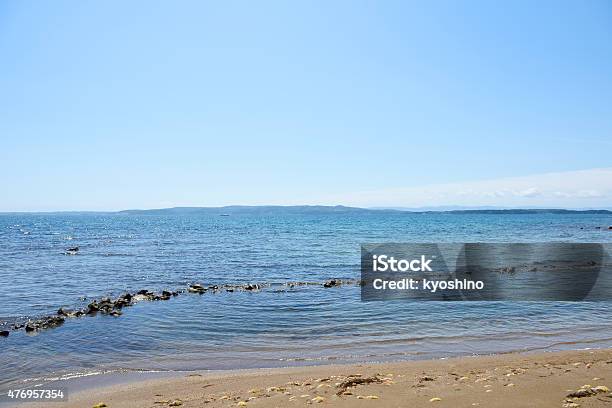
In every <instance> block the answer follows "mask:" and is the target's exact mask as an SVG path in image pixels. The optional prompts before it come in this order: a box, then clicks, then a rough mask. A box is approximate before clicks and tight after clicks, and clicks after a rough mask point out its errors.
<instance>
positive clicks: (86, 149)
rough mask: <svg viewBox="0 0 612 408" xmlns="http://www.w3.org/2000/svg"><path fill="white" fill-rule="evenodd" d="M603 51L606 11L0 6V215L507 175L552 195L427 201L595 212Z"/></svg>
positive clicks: (455, 182) (607, 192) (322, 197)
mask: <svg viewBox="0 0 612 408" xmlns="http://www.w3.org/2000/svg"><path fill="white" fill-rule="evenodd" d="M611 39H612V3H610V2H609V1H592V0H588V1H581V2H577V1H538V2H531V1H512V2H506V4H500V3H499V2H490V1H464V2H459V1H448V2H446V1H433V2H425V1H423V2H408V1H398V2H393V1H382V2H371V1H368V2H359V1H346V2H344V1H333V2H327V1H300V2H293V1H283V2H281V1H279V2H268V1H261V2H247V1H241V2H232V1H228V2H201V1H194V2H190V1H179V2H152V1H142V2H138V1H130V2H123V1H106V2H100V1H98V2H93V1H91V2H89V1H54V2H25V1H3V2H0V55H1V63H0V140H1V149H0V188H1V191H2V197H3V198H2V200H0V211H17V210H26V211H33V210H111V209H125V208H155V207H168V206H178V205H201V206H209V205H225V204H301V203H308V204H315V203H321V204H353V205H392V206H404V205H409V206H419V205H429V204H432V203H434V201H435V200H434V201H432V200H431V199H429V198H426V197H424V198H422V199H421V200H420V201H418V200H417V201H414V200H412V201H411V200H409V199H407V197H403V198H402V196H401V195H399V196H397V198H394V196H393V195H392V194H391V195H388V194H387V196H386V198H385V199H384V200H383V199H380V200H377V198H376V194H374V195H372V194H370V196H369V198H368V200H366V201H363V200H361V201H360V199H359V198H356V197H360V195H361V194H362V192H373V191H374V192H376V191H379V190H380V191H387V192H388V191H394V189H415V190H414V191H417V192H418V191H419V189H421V188H422V187H421V186H438V187H435V188H441V187H439V186H445V185H452V186H454V187H453V188H454V190H453V191H459V190H461V186H472V187H471V188H475V187H474V186H478V185H482V182H484V183H485V184H487V186H490V185H495V184H496V182H495V180H501V181H500V184H501V185H502V186H501V187H500V188H502V187H503V188H505V187H504V186H503V184H504V182H503V180H507V179H508V178H517V177H518V178H525V177H533V180H534V181H533V183H534V185H531V184H530V182H529V180H531V179H529V178H528V181H527V182H525V183H526V184H524V185H521V186H519V187H516V189H515V190H512V188H510V187H508V191H514V192H515V193H516V194H515V195H516V196H520V197H524V198H526V199H530V198H537V196H538V194H540V195H541V194H543V192H545V191H549V193H550V194H551V195H550V197H548V198H549V199H550V200H548V201H545V202H541V201H537V200H535V201H529V200H527V201H525V202H522V201H521V202H520V203H519V202H514V201H512V200H509V198H508V197H509V196H506V197H504V195H503V194H501V195H498V196H497V198H493V199H492V201H491V200H488V201H487V200H484V201H483V200H482V197H480V198H479V196H478V195H477V194H476V195H474V196H473V197H468V198H469V199H468V200H467V201H461V200H459V199H458V198H457V196H453V195H452V194H451V195H448V196H446V198H442V199H439V200H438V201H435V203H436V205H453V204H458V203H459V202H461V203H462V204H465V205H479V204H486V205H500V206H505V205H525V206H529V205H555V206H570V207H585V206H589V207H598V206H601V207H612V177H610V181H608V182H607V177H605V176H604V177H603V178H601V177H600V176H601V174H600V173H597V174H598V176H597V177H598V178H597V177H595V178H591V176H590V174H591V173H589V171H590V169H602V168H603V169H610V168H611V167H612V155H611V152H612V137H611V136H612V100H611V99H612V45H611V44H612V42H611ZM594 171H595V172H598V171H599V170H594ZM549 173H552V174H562V175H563V174H565V175H567V177H568V179H570V178H572V177H573V179H572V180H574V184H575V185H576V187H571V189H570V190H571V191H570V190H568V191H557V190H558V188H557V187H555V188H553V187H550V186H547V185H540V184H538V183H543V182H544V183H545V181H542V180H549V181H550V180H551V177H547V176H545V175H546V174H549ZM604 174H608V173H604ZM609 174H611V175H612V173H609ZM542 175H544V176H542ZM559 177H560V178H561V179H563V178H564V177H565V176H558V177H557V180H559ZM576 177H578V179H576ZM580 177H582V179H580ZM595 180H597V182H595ZM602 180H603V182H602ZM479 183H480V184H479ZM589 183H590V184H595V185H593V186H590V185H588V184H589ZM602 183H603V185H602ZM558 184H559V183H558ZM560 184H561V186H560V187H563V183H560ZM582 185H587V186H586V187H585V188H584V189H581V186H582ZM423 188H424V187H423ZM428 188H429V187H428ZM483 188H484V187H483ZM487 188H489V187H487ZM568 188H569V187H568ZM530 189H535V190H533V191H537V192H538V193H537V194H535V196H534V195H532V194H529V193H526V194H522V192H525V191H527V192H529V191H532V190H530ZM547 189H548V190H547ZM466 191H468V192H467V193H465V192H466ZM469 191H470V190H469V189H467V190H465V191H463V190H462V192H463V193H465V194H468V196H469V194H470V193H469ZM553 193H554V194H553ZM557 193H559V194H557ZM465 194H464V195H465ZM509 194H510V193H509ZM414 195H415V196H416V195H417V194H414ZM493 195H495V194H493ZM511 195H512V194H511ZM553 196H554V197H556V198H554V197H553ZM584 196H589V197H590V198H589V201H588V202H586V201H584V200H583V201H581V199H580V198H581V197H582V198H584ZM572 197H573V198H572ZM540 198H542V197H541V196H540ZM485 201H486V203H485Z"/></svg>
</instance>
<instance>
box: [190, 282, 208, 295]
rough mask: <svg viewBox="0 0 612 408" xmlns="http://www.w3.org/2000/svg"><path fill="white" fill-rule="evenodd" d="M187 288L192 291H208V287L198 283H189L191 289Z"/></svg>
mask: <svg viewBox="0 0 612 408" xmlns="http://www.w3.org/2000/svg"><path fill="white" fill-rule="evenodd" d="M187 290H188V291H189V292H191V293H200V294H202V293H204V292H206V288H205V287H204V286H202V285H200V284H198V283H194V284H192V285H189V289H187Z"/></svg>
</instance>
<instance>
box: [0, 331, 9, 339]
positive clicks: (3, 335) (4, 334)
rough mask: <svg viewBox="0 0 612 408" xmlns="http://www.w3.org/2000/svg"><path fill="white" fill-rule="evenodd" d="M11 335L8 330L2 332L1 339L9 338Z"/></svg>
mask: <svg viewBox="0 0 612 408" xmlns="http://www.w3.org/2000/svg"><path fill="white" fill-rule="evenodd" d="M9 334H11V333H10V332H9V331H8V330H2V331H0V337H8V336H9Z"/></svg>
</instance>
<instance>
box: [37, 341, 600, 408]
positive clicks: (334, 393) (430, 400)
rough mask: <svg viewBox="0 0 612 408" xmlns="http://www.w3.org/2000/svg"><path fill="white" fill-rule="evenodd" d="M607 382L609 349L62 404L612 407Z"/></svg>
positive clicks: (280, 372) (249, 379)
mask: <svg viewBox="0 0 612 408" xmlns="http://www.w3.org/2000/svg"><path fill="white" fill-rule="evenodd" d="M609 387H612V350H611V349H606V350H585V351H565V352H554V353H539V354H505V355H495V356H480V357H461V358H452V359H445V360H428V361H409V362H395V363H381V364H357V365H342V366H339V365H337V366H317V367H302V368H283V369H260V370H248V371H231V372H223V373H221V374H219V373H190V374H185V375H183V376H180V377H176V378H171V379H161V380H159V379H158V380H147V381H138V382H131V383H126V384H120V385H112V386H107V387H102V388H96V389H93V390H91V389H90V390H86V391H82V392H79V393H76V394H73V395H71V396H70V399H69V401H68V402H66V403H61V406H65V407H68V408H72V407H74V408H77V407H78V408H84V407H95V406H98V407H104V406H106V407H109V408H140V407H143V408H145V407H146V408H151V407H167V406H181V407H186V408H191V407H194V408H195V407H235V406H244V407H293V406H295V407H299V406H304V405H314V406H322V407H326V406H328V407H429V406H431V407H478V406H479V407H565V408H577V407H584V408H587V407H610V406H612V393H611V392H610V390H609V389H608V388H609ZM570 395H573V396H570ZM98 404H99V405H98ZM58 405H59V404H58V403H47V404H44V405H43V404H37V405H29V406H31V407H40V406H49V407H57V406H58Z"/></svg>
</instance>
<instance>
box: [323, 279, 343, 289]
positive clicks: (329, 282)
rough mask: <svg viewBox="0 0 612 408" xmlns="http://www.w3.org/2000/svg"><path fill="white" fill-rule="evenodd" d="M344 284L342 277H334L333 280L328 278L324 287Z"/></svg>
mask: <svg viewBox="0 0 612 408" xmlns="http://www.w3.org/2000/svg"><path fill="white" fill-rule="evenodd" d="M340 285H342V281H341V280H340V279H332V280H328V281H327V282H325V283H324V284H323V287H324V288H333V287H334V286H340Z"/></svg>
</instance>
